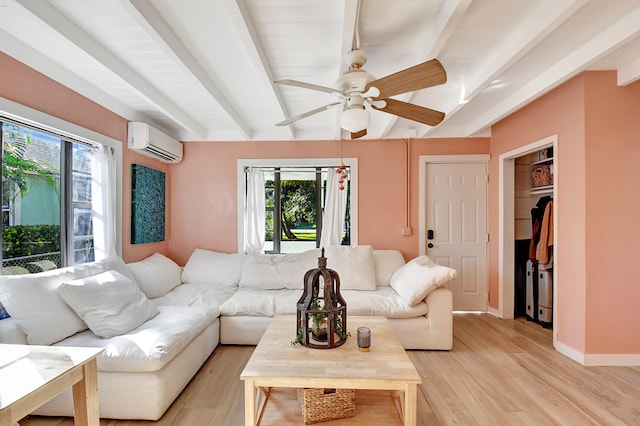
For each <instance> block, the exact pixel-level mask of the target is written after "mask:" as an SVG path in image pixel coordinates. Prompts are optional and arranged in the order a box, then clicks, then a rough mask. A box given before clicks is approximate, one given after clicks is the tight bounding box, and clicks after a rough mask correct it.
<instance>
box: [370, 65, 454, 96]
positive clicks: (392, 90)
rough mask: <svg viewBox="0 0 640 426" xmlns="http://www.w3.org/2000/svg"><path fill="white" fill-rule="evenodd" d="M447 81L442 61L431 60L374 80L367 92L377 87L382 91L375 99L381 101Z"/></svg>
mask: <svg viewBox="0 0 640 426" xmlns="http://www.w3.org/2000/svg"><path fill="white" fill-rule="evenodd" d="M446 81H447V73H446V71H445V70H444V67H443V66H442V64H441V63H440V61H439V60H437V59H431V60H430V61H427V62H423V63H421V64H419V65H416V66H413V67H411V68H407V69H404V70H402V71H398V72H396V73H393V74H391V75H388V76H386V77H382V78H379V79H377V80H374V81H372V82H371V83H369V84H367V85H366V87H365V91H367V90H369V88H371V87H375V88H377V89H378V90H380V94H379V95H378V96H376V97H375V99H381V98H388V97H390V96H394V95H399V94H401V93H407V92H413V91H414V90H420V89H425V88H427V87H431V86H437V85H439V84H443V83H445V82H446Z"/></svg>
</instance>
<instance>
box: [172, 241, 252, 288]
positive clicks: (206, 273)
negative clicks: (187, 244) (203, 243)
mask: <svg viewBox="0 0 640 426" xmlns="http://www.w3.org/2000/svg"><path fill="white" fill-rule="evenodd" d="M246 259H247V256H246V255H244V254H238V253H220V252H216V251H211V250H204V249H195V250H194V251H193V253H192V254H191V256H190V257H189V260H188V261H187V264H186V265H184V269H183V270H182V282H185V283H192V282H201V283H209V284H211V285H217V286H226V287H237V286H238V283H240V276H241V274H242V266H243V265H244V262H245V260H246Z"/></svg>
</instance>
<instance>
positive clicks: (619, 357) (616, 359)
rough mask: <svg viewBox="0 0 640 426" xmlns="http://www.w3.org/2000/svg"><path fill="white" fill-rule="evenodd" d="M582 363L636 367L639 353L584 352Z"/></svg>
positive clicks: (639, 360)
mask: <svg viewBox="0 0 640 426" xmlns="http://www.w3.org/2000/svg"><path fill="white" fill-rule="evenodd" d="M584 365H588V366H600V365H602V366H609V367H638V366H640V354H586V355H585V356H584Z"/></svg>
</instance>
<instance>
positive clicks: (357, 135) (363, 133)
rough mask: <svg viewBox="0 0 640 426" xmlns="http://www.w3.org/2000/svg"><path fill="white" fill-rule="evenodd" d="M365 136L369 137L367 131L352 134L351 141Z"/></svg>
mask: <svg viewBox="0 0 640 426" xmlns="http://www.w3.org/2000/svg"><path fill="white" fill-rule="evenodd" d="M363 136H367V129H364V130H360V131H359V132H355V133H353V132H352V133H351V139H358V138H361V137H363Z"/></svg>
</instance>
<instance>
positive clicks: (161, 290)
mask: <svg viewBox="0 0 640 426" xmlns="http://www.w3.org/2000/svg"><path fill="white" fill-rule="evenodd" d="M127 266H128V267H129V270H130V271H131V273H132V274H133V276H134V277H135V281H136V282H137V283H138V285H139V286H140V289H141V290H142V292H143V293H144V294H145V295H146V296H147V297H148V298H150V299H152V298H154V297H160V296H162V295H163V294H165V293H167V292H168V291H170V290H172V289H173V288H175V287H176V286H178V285H180V284H182V280H181V278H180V275H181V273H182V269H181V268H180V266H178V264H177V263H175V262H174V261H173V260H171V259H169V258H168V257H166V256H164V255H162V254H160V253H155V254H153V255H151V256H149V257H147V258H146V259H143V260H141V261H139V262H133V263H128V264H127Z"/></svg>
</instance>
